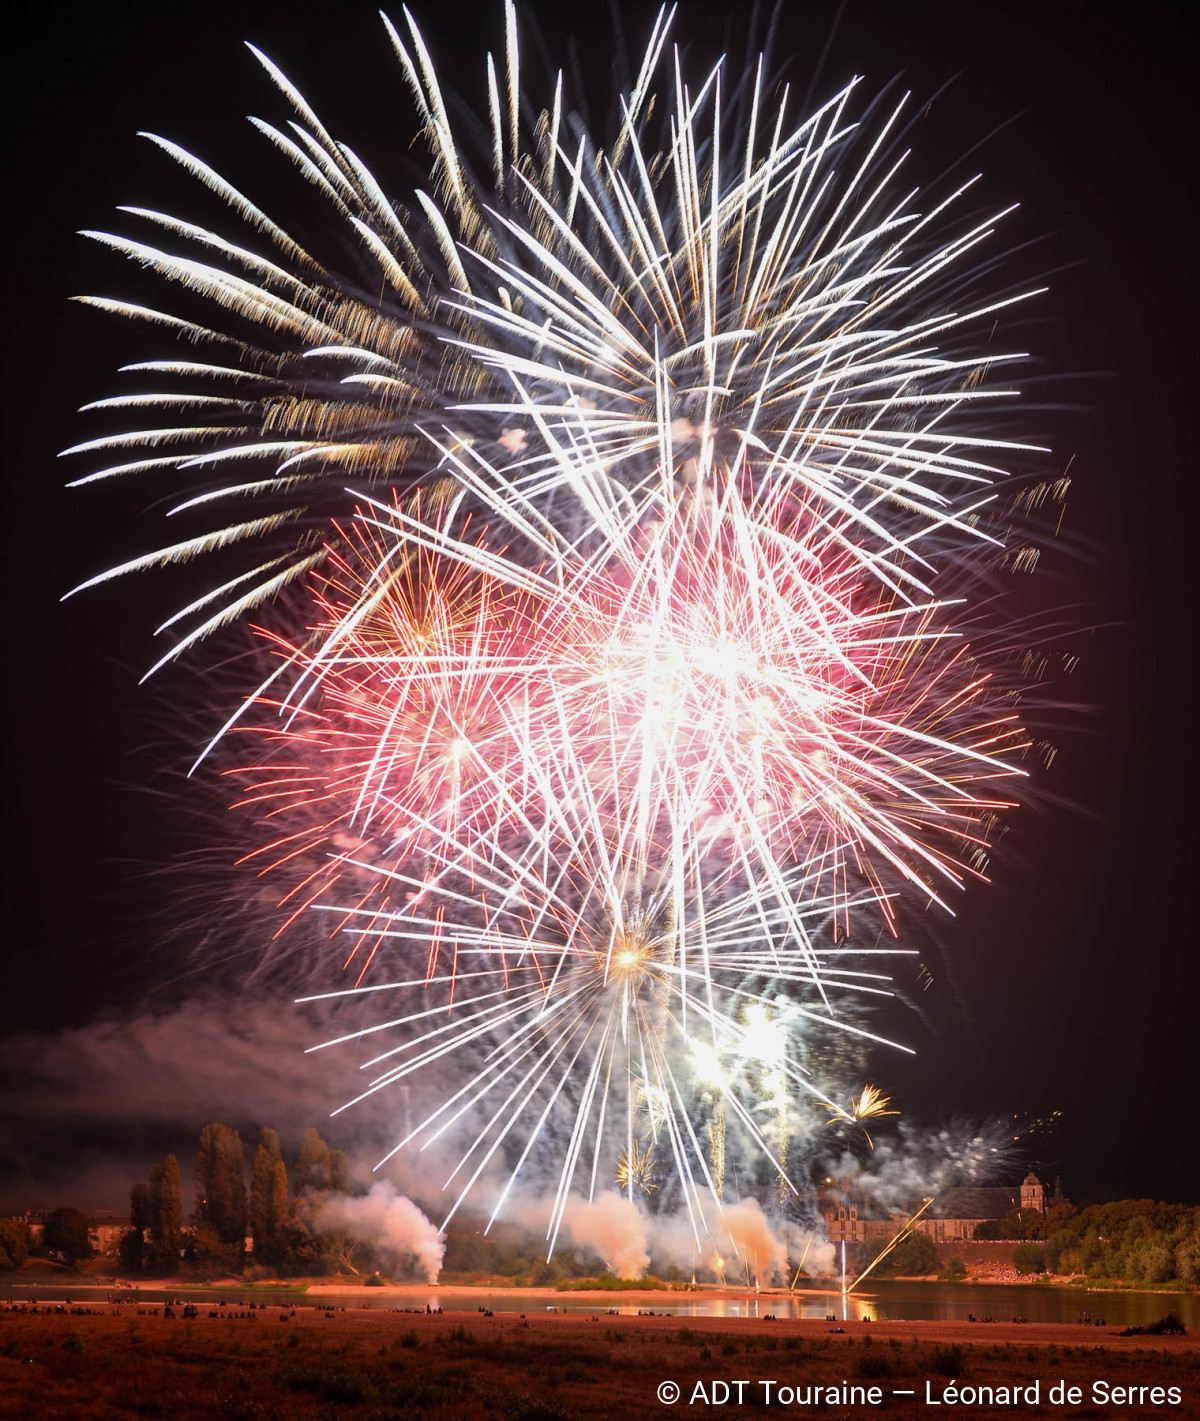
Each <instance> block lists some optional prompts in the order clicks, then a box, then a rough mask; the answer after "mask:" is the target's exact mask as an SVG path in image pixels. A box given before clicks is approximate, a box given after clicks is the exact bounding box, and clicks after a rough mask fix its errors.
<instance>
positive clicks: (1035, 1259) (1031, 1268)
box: [1013, 1243, 1046, 1273]
mask: <svg viewBox="0 0 1200 1421" xmlns="http://www.w3.org/2000/svg"><path fill="white" fill-rule="evenodd" d="M1013 1267H1014V1268H1015V1269H1016V1270H1017V1272H1018V1273H1044V1272H1045V1271H1046V1247H1045V1245H1044V1244H1041V1243H1019V1244H1017V1246H1016V1247H1015V1248H1014V1249H1013Z"/></svg>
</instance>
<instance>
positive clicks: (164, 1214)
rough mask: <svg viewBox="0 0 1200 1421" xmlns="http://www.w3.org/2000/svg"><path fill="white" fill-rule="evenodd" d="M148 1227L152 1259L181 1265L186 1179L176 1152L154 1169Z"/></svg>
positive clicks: (164, 1265)
mask: <svg viewBox="0 0 1200 1421" xmlns="http://www.w3.org/2000/svg"><path fill="white" fill-rule="evenodd" d="M131 1203H132V1200H131ZM146 1226H147V1228H148V1230H149V1233H150V1259H151V1262H153V1263H155V1264H157V1265H158V1267H160V1268H178V1266H179V1255H180V1252H181V1251H182V1249H183V1182H182V1180H181V1179H180V1176H179V1161H178V1160H177V1159H176V1158H175V1156H174V1155H168V1156H167V1157H166V1159H165V1160H163V1162H162V1164H156V1165H155V1166H154V1168H153V1169H152V1170H151V1171H150V1190H149V1198H148V1200H147V1204H146Z"/></svg>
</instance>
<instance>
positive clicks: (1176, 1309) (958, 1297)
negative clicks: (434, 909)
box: [0, 1281, 1200, 1329]
mask: <svg viewBox="0 0 1200 1421" xmlns="http://www.w3.org/2000/svg"><path fill="white" fill-rule="evenodd" d="M180 1297H182V1298H184V1299H185V1300H186V1301H188V1302H194V1303H197V1304H203V1305H204V1306H206V1307H212V1306H214V1305H216V1304H220V1303H225V1304H227V1305H228V1306H230V1307H235V1306H236V1307H246V1306H247V1305H248V1304H249V1303H250V1302H255V1303H257V1304H259V1305H260V1306H265V1307H333V1308H337V1307H353V1308H364V1307H366V1308H377V1309H379V1310H381V1311H387V1310H389V1309H395V1308H398V1309H417V1310H419V1311H421V1312H424V1311H425V1308H426V1306H429V1307H434V1308H436V1307H442V1308H443V1309H445V1311H447V1312H475V1311H476V1310H477V1309H479V1308H480V1307H488V1308H491V1309H493V1310H494V1311H496V1312H530V1313H532V1312H541V1311H543V1310H544V1309H548V1308H554V1309H556V1310H559V1311H566V1312H582V1313H594V1312H608V1310H609V1309H610V1307H611V1308H614V1309H615V1311H616V1312H618V1313H621V1314H636V1313H638V1312H639V1311H647V1310H652V1311H654V1312H655V1313H658V1314H660V1315H662V1314H665V1315H668V1316H673V1317H762V1316H764V1314H766V1313H773V1314H774V1315H775V1316H776V1317H799V1318H817V1319H820V1318H825V1317H828V1316H830V1315H831V1314H832V1315H833V1316H834V1317H836V1318H838V1319H839V1320H841V1319H843V1318H846V1317H850V1318H863V1317H870V1318H873V1319H875V1320H877V1321H884V1320H886V1321H904V1320H913V1319H919V1318H924V1319H927V1320H932V1321H945V1320H958V1321H963V1322H965V1321H966V1320H967V1319H968V1318H969V1317H971V1316H974V1317H976V1318H980V1319H982V1318H994V1319H995V1320H996V1321H997V1322H1001V1321H1003V1322H1011V1321H1012V1320H1013V1319H1014V1318H1018V1317H1019V1318H1024V1319H1025V1320H1026V1321H1028V1322H1057V1323H1063V1322H1066V1323H1071V1322H1077V1321H1078V1320H1079V1318H1080V1315H1081V1314H1082V1313H1084V1312H1086V1313H1089V1314H1090V1315H1091V1317H1092V1319H1093V1320H1095V1319H1100V1318H1102V1319H1103V1320H1104V1321H1105V1322H1106V1323H1107V1324H1108V1325H1109V1326H1115V1327H1128V1326H1130V1325H1131V1324H1134V1325H1136V1324H1144V1323H1148V1322H1154V1321H1156V1320H1157V1319H1158V1318H1160V1317H1162V1316H1163V1314H1164V1313H1168V1312H1173V1313H1174V1314H1175V1315H1176V1316H1177V1317H1178V1318H1180V1320H1181V1321H1182V1322H1183V1323H1184V1325H1185V1326H1186V1327H1188V1328H1189V1329H1190V1328H1197V1329H1200V1293H1195V1292H1192V1293H1125V1292H1108V1291H1106V1290H1098V1289H1087V1288H1076V1287H1049V1286H1039V1285H1037V1284H1030V1285H1023V1286H1022V1285H1018V1286H1011V1285H1005V1284H980V1283H974V1284H973V1283H887V1282H883V1283H876V1284H873V1285H871V1286H866V1285H864V1287H863V1288H862V1289H856V1290H855V1291H854V1292H852V1293H850V1294H849V1296H848V1297H847V1298H846V1299H845V1301H843V1299H842V1296H841V1294H840V1293H838V1292H816V1291H797V1292H794V1293H788V1292H766V1291H764V1292H761V1293H758V1294H754V1293H744V1294H735V1293H730V1292H729V1291H726V1290H722V1291H719V1292H718V1291H717V1290H715V1289H714V1290H712V1291H711V1292H710V1291H709V1290H707V1289H701V1290H700V1291H699V1292H695V1293H683V1294H681V1293H671V1292H665V1291H647V1292H644V1293H643V1292H638V1293H625V1294H619V1293H618V1294H612V1293H604V1294H601V1293H591V1292H580V1293H551V1292H549V1291H543V1292H533V1291H522V1292H517V1291H515V1290H514V1291H510V1290H509V1289H506V1288H443V1287H440V1286H437V1285H427V1286H420V1285H417V1284H414V1285H413V1286H412V1287H411V1288H396V1289H388V1290H386V1291H384V1290H383V1289H380V1290H379V1291H378V1293H376V1291H375V1290H374V1289H371V1290H370V1291H369V1292H366V1291H364V1290H359V1291H356V1292H353V1293H340V1292H336V1291H329V1292H326V1291H324V1289H322V1291H321V1292H320V1293H319V1294H315V1295H314V1294H305V1293H303V1292H298V1291H296V1290H288V1289H284V1288H281V1289H271V1288H253V1289H241V1288H237V1287H220V1288H192V1287H189V1288H179V1287H175V1288H149V1287H146V1288H138V1289H136V1290H134V1289H129V1288H120V1289H108V1288H103V1287H99V1288H98V1287H68V1286H64V1285H61V1284H59V1283H56V1282H55V1283H42V1284H39V1285H37V1286H31V1285H30V1284H28V1283H23V1284H18V1283H14V1282H10V1281H5V1282H0V1300H4V1301H19V1302H32V1301H37V1302H38V1303H42V1304H44V1303H47V1302H51V1303H56V1302H79V1303H95V1302H97V1301H106V1300H108V1299H109V1298H112V1299H114V1300H115V1299H120V1301H121V1302H123V1303H126V1304H132V1303H134V1302H135V1301H136V1302H140V1303H158V1304H161V1303H163V1302H166V1301H167V1300H168V1299H171V1298H180Z"/></svg>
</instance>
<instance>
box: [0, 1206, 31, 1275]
mask: <svg viewBox="0 0 1200 1421" xmlns="http://www.w3.org/2000/svg"><path fill="white" fill-rule="evenodd" d="M32 1244H33V1235H32V1234H31V1233H30V1232H29V1228H28V1226H27V1225H25V1224H23V1223H21V1222H20V1220H18V1219H0V1273H9V1272H15V1271H16V1270H17V1269H18V1268H20V1267H21V1265H22V1264H23V1263H24V1262H25V1260H26V1259H27V1258H28V1257H29V1249H30V1247H31V1245H32Z"/></svg>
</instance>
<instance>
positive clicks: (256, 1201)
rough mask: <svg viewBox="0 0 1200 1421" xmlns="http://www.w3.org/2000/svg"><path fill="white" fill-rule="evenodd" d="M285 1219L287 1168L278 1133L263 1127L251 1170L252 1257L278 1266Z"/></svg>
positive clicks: (286, 1209)
mask: <svg viewBox="0 0 1200 1421" xmlns="http://www.w3.org/2000/svg"><path fill="white" fill-rule="evenodd" d="M287 1219H288V1186H287V1167H286V1166H285V1164H284V1162H283V1152H282V1151H281V1150H280V1148H279V1136H278V1135H277V1134H276V1133H275V1131H274V1130H269V1129H267V1128H266V1126H264V1127H263V1130H262V1133H261V1135H260V1136H259V1139H258V1148H257V1149H256V1150H255V1151H254V1164H253V1165H252V1167H251V1170H250V1232H251V1233H252V1234H253V1235H254V1257H255V1260H256V1261H257V1262H259V1263H262V1264H264V1265H273V1266H276V1267H278V1265H279V1264H280V1263H281V1262H282V1252H283V1235H284V1229H285V1226H286V1224H287Z"/></svg>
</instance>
